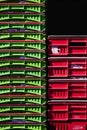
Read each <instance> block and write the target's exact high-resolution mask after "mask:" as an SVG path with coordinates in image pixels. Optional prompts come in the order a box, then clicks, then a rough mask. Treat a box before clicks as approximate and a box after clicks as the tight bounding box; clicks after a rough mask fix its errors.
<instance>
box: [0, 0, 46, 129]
mask: <svg viewBox="0 0 87 130" xmlns="http://www.w3.org/2000/svg"><path fill="white" fill-rule="evenodd" d="M45 39H46V35H45V0H13V1H12V0H0V130H10V129H12V130H24V129H26V130H46V70H45V68H46V61H45V59H46V52H45V49H46V43H45Z"/></svg>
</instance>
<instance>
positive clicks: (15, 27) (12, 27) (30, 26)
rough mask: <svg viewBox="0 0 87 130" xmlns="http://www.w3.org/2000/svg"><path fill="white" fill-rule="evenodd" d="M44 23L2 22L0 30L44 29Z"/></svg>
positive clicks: (25, 30) (24, 30)
mask: <svg viewBox="0 0 87 130" xmlns="http://www.w3.org/2000/svg"><path fill="white" fill-rule="evenodd" d="M44 30H45V25H44V24H40V23H39V24H35V23H33V24H25V25H24V24H21V23H20V24H17V23H16V24H10V23H8V24H0V31H1V32H2V31H6V32H27V31H44Z"/></svg>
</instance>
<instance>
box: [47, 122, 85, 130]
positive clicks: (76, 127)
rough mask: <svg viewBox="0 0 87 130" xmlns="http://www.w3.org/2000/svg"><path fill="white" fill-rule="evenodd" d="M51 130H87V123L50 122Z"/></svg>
mask: <svg viewBox="0 0 87 130" xmlns="http://www.w3.org/2000/svg"><path fill="white" fill-rule="evenodd" d="M49 126H50V128H49V130H87V122H86V121H79V122H76V121H73V122H50V124H49Z"/></svg>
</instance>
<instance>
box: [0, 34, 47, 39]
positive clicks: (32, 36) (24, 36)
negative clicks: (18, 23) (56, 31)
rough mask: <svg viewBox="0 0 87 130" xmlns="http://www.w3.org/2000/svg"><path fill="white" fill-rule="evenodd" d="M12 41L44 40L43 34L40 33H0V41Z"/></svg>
mask: <svg viewBox="0 0 87 130" xmlns="http://www.w3.org/2000/svg"><path fill="white" fill-rule="evenodd" d="M9 38H10V39H14V40H15V38H20V40H21V39H22V40H23V39H24V40H45V39H46V37H45V34H41V33H31V34H30V33H28V34H24V33H0V39H9Z"/></svg>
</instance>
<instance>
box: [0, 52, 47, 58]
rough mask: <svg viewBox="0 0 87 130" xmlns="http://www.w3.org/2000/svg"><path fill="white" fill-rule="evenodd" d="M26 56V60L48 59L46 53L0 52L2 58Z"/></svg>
mask: <svg viewBox="0 0 87 130" xmlns="http://www.w3.org/2000/svg"><path fill="white" fill-rule="evenodd" d="M22 56H25V57H26V58H37V59H40V58H46V53H45V52H26V53H25V52H0V57H1V58H2V57H19V58H20V57H22Z"/></svg>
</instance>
